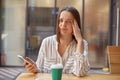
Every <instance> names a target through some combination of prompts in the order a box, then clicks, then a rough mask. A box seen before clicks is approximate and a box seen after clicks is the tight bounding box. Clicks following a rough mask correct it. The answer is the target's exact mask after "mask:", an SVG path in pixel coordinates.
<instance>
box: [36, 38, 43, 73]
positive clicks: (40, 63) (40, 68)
mask: <svg viewBox="0 0 120 80" xmlns="http://www.w3.org/2000/svg"><path fill="white" fill-rule="evenodd" d="M44 53H45V40H43V41H42V44H41V47H40V50H39V53H38V58H37V61H36V66H37V68H38V72H43V65H44Z"/></svg>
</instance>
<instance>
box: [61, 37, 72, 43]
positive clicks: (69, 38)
mask: <svg viewBox="0 0 120 80" xmlns="http://www.w3.org/2000/svg"><path fill="white" fill-rule="evenodd" d="M72 40H73V38H72V36H67V37H66V36H61V38H60V44H64V45H68V44H69V43H70V42H71V41H72Z"/></svg>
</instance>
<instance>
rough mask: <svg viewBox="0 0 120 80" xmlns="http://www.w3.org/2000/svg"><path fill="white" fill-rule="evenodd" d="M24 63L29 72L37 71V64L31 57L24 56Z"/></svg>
mask: <svg viewBox="0 0 120 80" xmlns="http://www.w3.org/2000/svg"><path fill="white" fill-rule="evenodd" d="M24 65H25V67H26V69H27V70H28V71H29V72H32V73H37V66H36V64H35V62H34V61H33V60H32V59H30V58H28V57H26V61H24Z"/></svg>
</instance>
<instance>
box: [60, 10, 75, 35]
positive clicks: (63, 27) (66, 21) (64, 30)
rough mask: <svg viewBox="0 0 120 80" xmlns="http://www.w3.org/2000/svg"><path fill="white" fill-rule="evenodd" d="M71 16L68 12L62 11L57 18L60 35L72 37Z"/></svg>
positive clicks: (72, 18)
mask: <svg viewBox="0 0 120 80" xmlns="http://www.w3.org/2000/svg"><path fill="white" fill-rule="evenodd" d="M73 21H74V17H73V15H72V14H71V13H70V12H68V11H62V12H61V14H60V17H59V30H60V34H61V35H72V32H73V28H72V22H73Z"/></svg>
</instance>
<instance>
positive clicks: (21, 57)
mask: <svg viewBox="0 0 120 80" xmlns="http://www.w3.org/2000/svg"><path fill="white" fill-rule="evenodd" d="M17 57H18V58H19V59H21V60H22V61H23V62H24V61H26V62H27V63H30V64H32V63H31V62H29V61H27V60H26V59H25V58H23V56H21V55H17Z"/></svg>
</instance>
